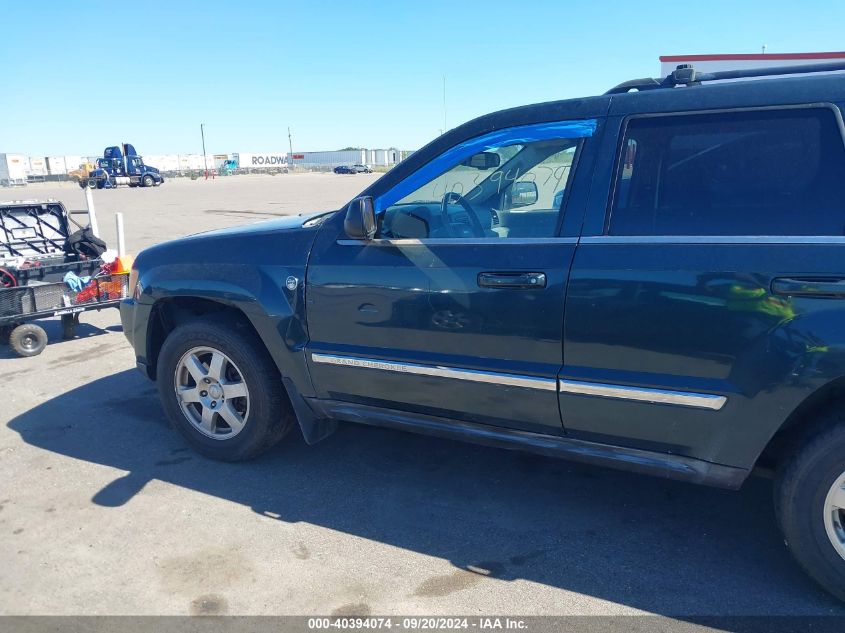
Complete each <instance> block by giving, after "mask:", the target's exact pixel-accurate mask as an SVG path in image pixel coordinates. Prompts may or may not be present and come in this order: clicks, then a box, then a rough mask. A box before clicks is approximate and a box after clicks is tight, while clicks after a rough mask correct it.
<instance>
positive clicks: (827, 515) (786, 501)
mask: <svg viewBox="0 0 845 633" xmlns="http://www.w3.org/2000/svg"><path fill="white" fill-rule="evenodd" d="M822 422H823V424H822V425H821V427H820V428H822V429H823V430H822V431H820V432H819V433H818V434H816V435H815V436H813V437H812V439H810V440H808V441H807V442H806V443H805V444H804V445H803V446H802V447H801V448H800V449H799V450H798V452H797V453H796V454H795V455H794V456H793V457H792V458H791V459H789V460H788V461H787V462H786V463H785V464H784V465H783V467H782V468H780V469H779V472H778V476H777V479H776V485H775V507H776V509H777V514H778V520H779V521H780V527H781V531H782V532H783V535H784V539H785V541H786V545H787V547H789V549H790V551H791V552H792V554H793V556H795V558H796V559H797V560H798V563H799V564H800V565H801V566H802V567H803V568H804V570H805V571H806V572H807V573H808V574H809V575H810V576H812V577H813V578H814V579H815V580H816V581H817V582H818V583H819V584H820V585H821V586H822V587H824V588H825V589H827V590H828V591H829V592H830V593H832V594H833V595H834V596H836V597H837V598H839V599H840V600H843V601H845V417H843V416H841V415H831V416H829V418H828V419H827V420H823V421H822Z"/></svg>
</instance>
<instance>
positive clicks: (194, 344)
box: [157, 318, 295, 462]
mask: <svg viewBox="0 0 845 633" xmlns="http://www.w3.org/2000/svg"><path fill="white" fill-rule="evenodd" d="M215 353H216V354H222V355H223V356H224V358H225V361H224V362H223V364H222V367H223V371H222V374H223V375H222V376H220V373H217V374H216V375H217V376H220V377H221V380H219V381H218V380H217V379H216V378H215V372H214V371H212V369H211V365H212V362H211V359H212V358H213V357H214V354H215ZM192 359H196V360H199V361H200V365H199V366H197V364H195V363H192V362H191V361H192ZM203 363H204V364H203ZM218 366H219V365H218ZM188 367H192V369H188ZM157 370H158V373H157V376H158V390H159V397H160V398H161V402H162V405H163V406H164V410H165V412H166V413H167V416H168V418H170V421H171V422H172V423H173V424H174V426H175V427H176V428H177V429H178V430H179V432H180V433H182V435H183V436H184V437H185V439H186V440H187V441H188V443H190V444H191V446H192V447H193V448H194V449H195V450H196V451H197V452H198V453H201V454H202V455H205V456H206V457H210V458H212V459H217V460H221V461H227V462H235V461H243V460H247V459H251V458H253V457H256V456H258V455H260V454H261V453H263V452H264V451H266V450H268V449H269V448H270V447H272V446H273V445H274V444H276V443H277V442H278V441H279V440H281V439H282V438H283V437H284V436H285V435H286V434H287V433H288V431H290V430H291V428H293V425H294V421H295V418H294V415H293V410H292V407H291V405H290V401H289V400H288V398H287V394H286V393H285V390H284V387H283V386H282V381H281V379H280V376H279V372H278V370H277V369H276V366H275V364H274V363H273V360H272V359H271V358H270V355H269V354H268V353H267V350H266V349H265V348H264V346H263V344H262V343H261V342H260V341H259V340H257V339H256V337H255V335H254V334H253V333H252V332H250V331H249V330H248V329H247V328H246V327H245V326H243V325H242V324H239V323H238V322H236V321H234V320H230V319H207V318H203V319H198V320H196V321H191V322H188V323H185V324H183V325H180V326H178V327H177V328H176V329H174V330H173V331H172V332H171V333H170V335H169V336H168V337H167V339H166V340H165V342H164V345H162V348H161V351H160V352H159V358H158V366H157ZM197 372H199V374H198V375H199V376H205V377H204V378H202V379H201V380H197V379H195V378H194V376H195V375H197ZM203 372H205V373H203ZM206 382H207V383H208V384H205V383H206ZM240 383H243V386H244V387H245V389H244V387H240V389H239V392H245V393H246V394H247V395H246V396H245V397H238V396H235V395H234V393H235V392H234V391H231V393H232V396H231V397H229V398H228V402H227V401H226V400H227V395H229V394H228V393H227V391H228V390H230V389H231V388H232V385H234V386H235V387H238V386H239V385H240ZM177 385H180V388H181V389H184V390H185V391H184V393H189V392H190V395H188V396H185V397H184V399H185V400H186V401H187V400H191V401H190V402H187V403H183V402H182V398H180V396H179V395H177V391H176V389H177ZM194 385H196V386H195V387H194ZM215 388H216V391H215ZM221 393H222V395H221ZM212 398H219V399H218V400H212ZM215 403H216V406H215ZM224 408H225V411H224ZM212 409H213V411H212ZM233 410H234V412H235V414H236V415H235V417H236V419H239V422H238V424H239V425H240V426H236V425H234V424H233V425H230V424H229V423H228V420H231V419H232V418H231V417H226V416H224V415H223V414H224V412H225V413H227V415H228V416H230V415H231V414H232V411H233ZM206 414H208V415H209V418H210V420H209V423H208V426H204V425H205V424H206V423H205V419H206V418H205V415H206ZM200 418H201V419H202V420H200ZM200 427H203V428H204V430H202V429H201V428H200Z"/></svg>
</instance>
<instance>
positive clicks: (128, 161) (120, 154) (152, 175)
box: [79, 143, 164, 189]
mask: <svg viewBox="0 0 845 633" xmlns="http://www.w3.org/2000/svg"><path fill="white" fill-rule="evenodd" d="M163 182H164V176H162V175H161V174H160V173H159V171H158V169H156V168H155V167H150V166H149V165H145V164H144V160H143V158H141V157H140V156H139V155H138V152H136V151H135V148H134V147H133V146H132V145H130V144H129V143H123V144H122V145H114V146H112V147H107V148H106V149H105V151H104V152H103V157H102V158H98V159H97V165H96V168H95V169H94V170H92V171H90V172H89V173H88V175H87V177H86V178H81V179H80V180H79V186H80V187H82V188H83V189H84V188H85V187H90V188H92V189H94V188H96V189H113V188H114V187H118V186H120V185H129V186H130V187H153V186H156V187H157V186H158V185H160V184H161V183H163Z"/></svg>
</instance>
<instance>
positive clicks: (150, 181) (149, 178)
mask: <svg viewBox="0 0 845 633" xmlns="http://www.w3.org/2000/svg"><path fill="white" fill-rule="evenodd" d="M154 184H155V181H154V180H153V177H152V176H150V175H149V174H147V175H146V176H144V186H145V187H152V186H153V185H154Z"/></svg>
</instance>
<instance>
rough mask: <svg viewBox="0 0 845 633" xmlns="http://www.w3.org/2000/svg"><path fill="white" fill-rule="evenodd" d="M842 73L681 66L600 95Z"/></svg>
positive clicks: (837, 65)
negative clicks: (708, 69) (710, 70)
mask: <svg viewBox="0 0 845 633" xmlns="http://www.w3.org/2000/svg"><path fill="white" fill-rule="evenodd" d="M835 70H845V62H834V63H826V64H801V65H798V66H774V67H772V68H744V69H740V70H720V71H718V72H714V73H700V72H698V71H696V70H695V68H694V67H693V66H692V64H681V65H680V66H678V67H677V68H676V69H675V70H673V71H672V72H671V73H669V74H668V75H667V76H666V77H664V78H663V79H654V78H651V77H646V78H644V79H632V80H630V81H625V82H622V83H621V84H619V85H618V86H614V87H613V88H611V89H610V90H608V91H607V92H605V93H604V94H606V95H613V94H622V93H625V92H630V91H631V90H654V89H656V88H674V87H675V86H695V85H698V84H700V83H701V82H702V81H719V80H722V79H748V78H751V77H771V76H773V75H801V74H805V73H824V72H831V71H835Z"/></svg>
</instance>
